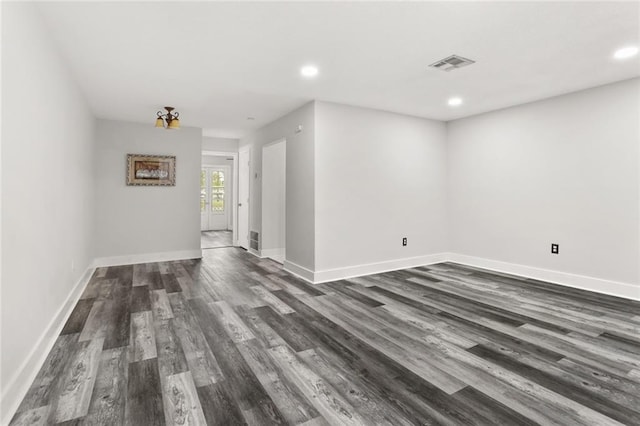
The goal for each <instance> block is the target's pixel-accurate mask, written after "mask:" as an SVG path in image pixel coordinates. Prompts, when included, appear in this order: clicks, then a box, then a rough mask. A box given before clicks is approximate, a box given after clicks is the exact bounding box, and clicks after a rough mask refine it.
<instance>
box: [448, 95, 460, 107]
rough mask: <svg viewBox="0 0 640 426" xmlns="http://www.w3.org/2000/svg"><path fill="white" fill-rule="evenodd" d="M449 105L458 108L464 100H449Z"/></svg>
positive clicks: (455, 98) (456, 98)
mask: <svg viewBox="0 0 640 426" xmlns="http://www.w3.org/2000/svg"><path fill="white" fill-rule="evenodd" d="M447 103H448V104H449V106H452V107H457V106H460V105H462V98H458V97H454V98H449V100H448V101H447Z"/></svg>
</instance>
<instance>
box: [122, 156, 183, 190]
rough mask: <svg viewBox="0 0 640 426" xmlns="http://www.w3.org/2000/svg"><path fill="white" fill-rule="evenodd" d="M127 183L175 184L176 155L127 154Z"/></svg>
mask: <svg viewBox="0 0 640 426" xmlns="http://www.w3.org/2000/svg"><path fill="white" fill-rule="evenodd" d="M127 185H134V186H175V185H176V157H175V156H172V155H142V154H127Z"/></svg>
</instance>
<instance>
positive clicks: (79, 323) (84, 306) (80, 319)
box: [60, 299, 95, 335]
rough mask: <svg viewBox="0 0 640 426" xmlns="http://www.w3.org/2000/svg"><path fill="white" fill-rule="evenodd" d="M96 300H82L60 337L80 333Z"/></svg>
mask: <svg viewBox="0 0 640 426" xmlns="http://www.w3.org/2000/svg"><path fill="white" fill-rule="evenodd" d="M94 300H95V299H80V300H79V301H78V303H77V304H76V306H75V308H73V311H72V312H71V315H70V316H69V319H68V320H67V322H66V323H65V325H64V328H63V329H62V332H61V333H60V335H65V334H74V333H80V332H81V331H82V329H83V328H84V323H85V322H86V321H87V317H88V316H89V312H91V308H92V307H93V302H94Z"/></svg>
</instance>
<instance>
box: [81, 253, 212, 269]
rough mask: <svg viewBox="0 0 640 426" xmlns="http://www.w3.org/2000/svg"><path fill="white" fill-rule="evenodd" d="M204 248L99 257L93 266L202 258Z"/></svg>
mask: <svg viewBox="0 0 640 426" xmlns="http://www.w3.org/2000/svg"><path fill="white" fill-rule="evenodd" d="M201 258H202V249H197V250H180V251H165V252H161V253H143V254H130V255H126V256H112V257H98V258H96V259H95V260H94V261H93V266H95V267H104V266H119V265H135V264H137V263H152V262H168V261H171V260H186V259H201Z"/></svg>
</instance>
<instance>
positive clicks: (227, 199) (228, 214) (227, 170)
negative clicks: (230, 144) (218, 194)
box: [200, 164, 233, 230]
mask: <svg viewBox="0 0 640 426" xmlns="http://www.w3.org/2000/svg"><path fill="white" fill-rule="evenodd" d="M202 170H207V180H208V181H207V188H208V189H209V193H208V194H207V195H208V196H209V201H211V196H212V194H211V172H212V171H214V170H219V171H222V172H224V175H225V176H226V177H225V185H224V213H223V214H222V215H224V227H225V229H226V230H229V221H230V219H233V210H232V209H230V208H229V206H232V207H233V200H232V198H233V194H232V193H230V192H229V191H228V188H229V182H232V181H233V177H232V176H231V166H227V165H220V166H215V165H210V164H203V165H202ZM206 214H207V223H208V224H209V226H208V228H209V229H208V230H212V229H211V215H212V213H211V203H210V204H209V207H208V208H207V212H206ZM218 215H219V216H222V215H220V214H218ZM200 220H202V217H201V218H200ZM200 228H202V223H201V224H200ZM231 229H233V221H231ZM214 230H215V229H214Z"/></svg>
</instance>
